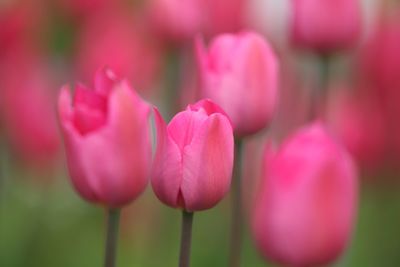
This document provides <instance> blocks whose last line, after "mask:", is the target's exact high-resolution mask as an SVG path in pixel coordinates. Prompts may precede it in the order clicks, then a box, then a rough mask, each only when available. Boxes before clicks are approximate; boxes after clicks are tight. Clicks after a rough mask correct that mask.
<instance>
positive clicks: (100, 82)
mask: <svg viewBox="0 0 400 267" xmlns="http://www.w3.org/2000/svg"><path fill="white" fill-rule="evenodd" d="M94 79H95V80H94V88H95V90H96V92H97V93H99V94H101V95H103V96H107V95H109V93H110V92H111V90H112V89H113V88H114V86H115V84H116V83H117V81H118V79H117V76H116V75H115V74H114V72H113V71H112V70H111V69H110V68H108V67H104V68H102V69H100V70H98V71H97V73H96V75H95V78H94Z"/></svg>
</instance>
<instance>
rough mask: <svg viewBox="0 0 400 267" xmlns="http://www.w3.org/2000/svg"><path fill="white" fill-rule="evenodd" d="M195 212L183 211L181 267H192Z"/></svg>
mask: <svg viewBox="0 0 400 267" xmlns="http://www.w3.org/2000/svg"><path fill="white" fill-rule="evenodd" d="M192 225H193V212H187V211H185V210H183V211H182V228H181V251H180V254H179V267H189V266H190V248H191V243H192Z"/></svg>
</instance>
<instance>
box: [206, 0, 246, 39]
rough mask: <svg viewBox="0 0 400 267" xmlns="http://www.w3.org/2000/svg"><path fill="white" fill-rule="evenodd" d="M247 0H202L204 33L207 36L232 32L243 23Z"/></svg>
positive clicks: (241, 26)
mask: <svg viewBox="0 0 400 267" xmlns="http://www.w3.org/2000/svg"><path fill="white" fill-rule="evenodd" d="M247 2H248V0H203V4H204V6H205V7H204V8H205V10H206V15H205V16H206V17H207V19H206V20H205V24H206V29H205V31H206V33H207V34H208V35H209V36H213V35H215V34H221V33H228V32H229V33H234V32H237V31H239V30H241V29H242V28H243V27H244V26H245V25H244V24H245V20H244V19H245V8H246V4H247Z"/></svg>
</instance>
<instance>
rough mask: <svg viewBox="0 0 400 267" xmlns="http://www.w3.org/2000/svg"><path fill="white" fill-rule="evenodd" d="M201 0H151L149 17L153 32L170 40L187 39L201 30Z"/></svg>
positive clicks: (202, 17)
mask: <svg viewBox="0 0 400 267" xmlns="http://www.w3.org/2000/svg"><path fill="white" fill-rule="evenodd" d="M202 1H203V0H183V1H182V0H151V1H149V6H148V8H149V10H148V13H149V19H150V24H151V25H152V27H153V28H154V30H155V32H156V33H157V34H158V35H159V36H161V37H163V38H164V39H167V40H168V41H171V42H184V41H188V40H190V39H191V38H193V37H194V36H195V34H197V33H199V32H201V31H202V30H203V25H204V17H205V13H204V12H205V10H204V8H203V3H202Z"/></svg>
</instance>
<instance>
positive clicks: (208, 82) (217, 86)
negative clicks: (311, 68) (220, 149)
mask: <svg viewBox="0 0 400 267" xmlns="http://www.w3.org/2000/svg"><path fill="white" fill-rule="evenodd" d="M196 44H197V46H196V47H197V57H198V62H199V71H200V74H199V77H200V91H201V95H202V96H203V97H207V98H210V99H212V100H213V101H215V102H216V103H217V104H219V105H220V106H221V107H222V108H223V109H224V110H225V111H226V113H227V114H228V115H229V117H230V119H231V120H232V123H233V127H234V131H235V135H238V136H245V135H250V134H254V133H256V132H258V131H260V130H261V129H263V128H265V127H266V126H267V125H268V123H269V122H270V121H271V118H272V114H273V112H274V110H275V107H276V104H277V89H278V88H277V83H278V62H277V58H276V56H275V53H274V52H273V51H272V49H271V47H270V46H269V44H268V43H267V42H266V41H265V40H264V39H263V38H262V37H261V36H260V35H258V34H256V33H251V32H247V33H241V34H237V35H233V34H223V35H220V36H218V37H216V38H215V39H214V40H213V41H212V43H211V45H210V48H209V51H208V52H207V51H206V50H205V48H204V47H203V45H202V44H201V42H197V43H196Z"/></svg>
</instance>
